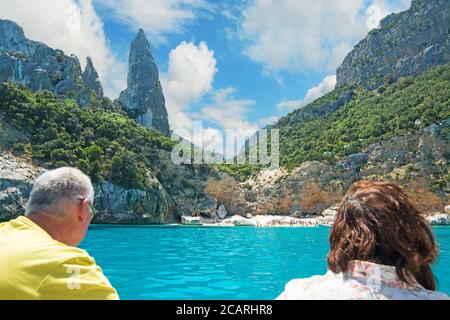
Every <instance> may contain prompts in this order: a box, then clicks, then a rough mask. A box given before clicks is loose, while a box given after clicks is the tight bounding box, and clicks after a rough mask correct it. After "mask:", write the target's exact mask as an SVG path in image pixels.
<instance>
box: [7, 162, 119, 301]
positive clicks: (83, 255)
mask: <svg viewBox="0 0 450 320" xmlns="http://www.w3.org/2000/svg"><path fill="white" fill-rule="evenodd" d="M93 201H94V188H93V187H92V183H91V181H90V179H89V178H88V177H87V176H86V175H85V174H84V173H82V172H81V171H80V170H78V169H74V168H60V169H56V170H51V171H47V172H45V173H44V174H43V175H41V176H40V177H39V178H38V179H37V180H36V182H35V184H34V185H33V188H32V190H31V194H30V198H29V201H28V203H27V206H26V209H25V216H21V217H19V218H17V219H15V220H11V221H9V222H6V223H2V224H0V299H51V300H56V299H57V300H61V299H62V300H70V299H93V300H104V299H108V300H115V299H118V298H119V296H118V295H117V292H116V290H115V289H114V288H113V287H112V286H111V284H110V283H109V281H108V279H107V278H106V277H105V276H104V275H103V272H102V270H101V269H100V267H98V266H97V265H96V263H95V260H94V259H93V258H92V257H90V256H89V254H88V253H87V252H86V251H84V250H82V249H79V248H76V246H77V245H78V244H80V242H81V241H82V240H83V239H84V237H85V235H86V232H87V230H88V227H89V224H90V223H91V221H92V218H93V217H94V214H95V210H94V207H93Z"/></svg>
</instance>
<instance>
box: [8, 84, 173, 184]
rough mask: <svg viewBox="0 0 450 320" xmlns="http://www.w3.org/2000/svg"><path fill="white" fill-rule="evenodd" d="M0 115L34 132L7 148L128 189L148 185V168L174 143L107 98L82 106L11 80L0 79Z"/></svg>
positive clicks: (50, 164) (12, 124)
mask: <svg viewBox="0 0 450 320" xmlns="http://www.w3.org/2000/svg"><path fill="white" fill-rule="evenodd" d="M0 120H1V121H2V122H4V123H7V124H8V125H10V126H12V127H13V128H14V129H16V130H18V131H19V132H21V133H24V134H25V135H26V136H28V137H29V139H28V141H25V142H24V143H16V144H14V145H13V146H4V147H12V148H13V150H15V151H16V152H26V153H29V154H31V156H32V158H33V160H35V161H37V162H39V163H40V164H41V165H43V166H45V167H48V168H52V167H60V166H66V165H70V166H76V167H78V168H80V169H82V170H83V171H85V172H86V173H87V174H89V175H90V177H91V178H92V179H93V180H94V181H95V182H99V181H103V180H108V181H110V182H113V183H116V184H118V185H120V186H123V187H125V188H145V187H147V186H149V181H148V179H147V176H148V175H147V172H151V171H152V170H151V168H152V162H153V161H154V160H155V159H156V158H157V153H158V152H159V150H161V149H163V150H167V151H170V150H171V149H172V148H173V146H174V143H173V142H172V141H171V140H170V139H169V138H167V137H164V136H163V135H161V134H159V133H157V132H155V131H153V130H150V129H146V128H144V127H142V126H140V125H138V124H137V123H136V122H135V121H133V120H132V119H130V118H128V117H127V116H126V115H123V114H121V113H119V112H114V106H113V105H112V104H111V103H110V102H109V103H108V101H107V99H106V100H105V99H104V100H101V101H94V102H93V104H92V106H91V108H89V109H81V108H80V107H79V106H78V105H77V104H76V102H75V101H74V100H72V99H63V98H58V97H55V96H54V95H53V94H52V93H50V92H48V91H41V92H38V93H36V94H33V93H31V92H29V91H28V90H27V89H25V88H22V87H21V88H18V87H16V86H14V85H12V84H10V83H2V84H0ZM0 143H1V142H0Z"/></svg>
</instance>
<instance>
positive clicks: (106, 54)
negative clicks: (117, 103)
mask: <svg viewBox="0 0 450 320" xmlns="http://www.w3.org/2000/svg"><path fill="white" fill-rule="evenodd" d="M0 18H3V19H10V20H13V21H15V22H17V23H18V24H19V25H20V26H21V27H23V29H24V31H25V34H26V36H27V37H28V38H30V39H32V40H37V41H41V42H44V43H46V44H47V45H49V46H50V47H52V48H55V49H62V50H64V51H65V52H66V54H75V55H76V56H77V57H78V59H79V60H80V63H81V65H82V66H83V67H84V66H85V63H86V62H85V59H86V57H87V56H90V57H92V60H93V62H94V66H95V68H96V69H97V71H98V73H99V76H100V80H101V81H102V84H103V86H104V89H105V94H106V95H108V96H111V97H116V96H117V95H118V93H119V92H120V91H121V90H123V89H124V88H125V87H126V68H125V65H123V64H122V63H120V62H119V61H118V60H117V59H116V57H115V56H114V54H113V53H112V52H111V49H110V48H109V46H108V43H107V41H106V37H105V34H104V31H103V24H102V21H101V20H100V18H99V17H98V16H97V14H96V13H95V10H94V8H93V6H92V1H91V0H79V1H75V0H58V1H54V0H39V1H33V0H16V1H0Z"/></svg>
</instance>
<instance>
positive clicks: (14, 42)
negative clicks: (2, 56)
mask: <svg viewBox="0 0 450 320" xmlns="http://www.w3.org/2000/svg"><path fill="white" fill-rule="evenodd" d="M40 46H43V44H42V43H40V42H36V41H31V40H28V39H27V38H26V37H25V34H24V32H23V29H22V28H21V27H19V26H18V25H17V24H16V23H14V22H13V21H10V20H1V19H0V51H10V52H22V53H24V54H26V55H31V54H32V53H33V52H34V51H35V50H36V48H37V47H40Z"/></svg>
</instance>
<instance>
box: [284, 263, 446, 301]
mask: <svg viewBox="0 0 450 320" xmlns="http://www.w3.org/2000/svg"><path fill="white" fill-rule="evenodd" d="M448 299H449V297H448V296H447V295H446V294H444V293H441V292H437V291H430V290H426V289H425V288H423V287H422V286H421V285H420V284H419V283H417V282H415V283H413V284H408V283H406V282H404V281H402V280H401V279H400V278H399V277H398V275H397V273H396V271H395V267H393V266H386V265H381V264H375V263H371V262H365V261H356V260H355V261H352V262H351V263H350V266H349V269H348V270H347V271H346V272H343V273H334V272H332V271H328V272H327V273H326V274H325V275H323V276H313V277H311V278H307V279H295V280H292V281H290V282H288V284H287V285H286V288H285V290H284V291H283V292H282V293H281V294H280V295H279V296H278V298H277V300H448Z"/></svg>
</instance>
